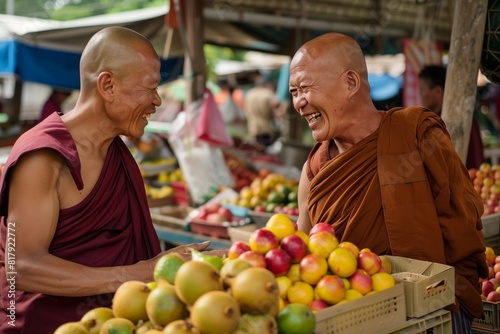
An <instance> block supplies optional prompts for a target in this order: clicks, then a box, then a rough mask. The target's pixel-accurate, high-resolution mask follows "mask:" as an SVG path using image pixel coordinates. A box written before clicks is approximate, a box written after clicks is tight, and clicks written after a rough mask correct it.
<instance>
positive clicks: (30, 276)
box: [9, 151, 208, 296]
mask: <svg viewBox="0 0 500 334" xmlns="http://www.w3.org/2000/svg"><path fill="white" fill-rule="evenodd" d="M60 170H61V161H60V160H58V158H57V155H56V154H55V153H53V152H47V151H44V152H42V151H40V152H34V153H30V154H29V156H28V157H26V158H22V159H21V161H20V162H19V163H18V165H16V167H15V168H14V169H13V173H12V178H11V181H10V191H9V221H15V222H16V254H15V255H16V270H17V277H16V287H17V288H18V289H20V290H24V291H29V292H40V293H44V294H51V295H58V296H87V295H94V294H100V293H108V292H114V291H116V289H117V288H118V286H119V285H120V284H121V283H123V282H124V281H128V280H140V281H151V280H152V279H153V268H154V265H155V263H156V261H157V260H158V258H159V256H157V257H156V258H154V259H151V260H148V261H141V262H139V263H137V264H134V265H129V266H119V267H108V268H93V267H87V266H83V265H80V264H77V263H74V262H70V261H67V260H64V259H61V258H59V257H56V256H53V255H51V254H49V246H50V243H51V241H52V238H53V236H54V233H55V230H56V225H57V221H58V215H59V199H58V193H57V190H56V189H57V182H58V175H59V173H60ZM81 223H82V224H85V222H84V221H82V222H81ZM188 246H191V247H193V248H197V249H200V250H203V249H204V248H206V247H207V246H208V244H207V245H203V244H202V245H200V244H196V245H186V246H184V247H179V248H178V249H177V250H178V251H179V252H183V251H186V252H187V251H188V249H187V247H188Z"/></svg>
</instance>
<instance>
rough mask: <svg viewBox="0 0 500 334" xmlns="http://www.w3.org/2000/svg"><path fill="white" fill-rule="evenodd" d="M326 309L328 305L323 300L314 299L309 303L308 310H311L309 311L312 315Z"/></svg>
mask: <svg viewBox="0 0 500 334" xmlns="http://www.w3.org/2000/svg"><path fill="white" fill-rule="evenodd" d="M327 307H328V304H327V303H326V302H325V301H324V300H321V299H315V300H313V301H312V302H310V303H309V308H310V309H311V311H313V313H314V312H317V311H319V310H322V309H325V308H327Z"/></svg>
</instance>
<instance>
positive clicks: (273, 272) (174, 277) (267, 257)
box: [54, 213, 395, 334]
mask: <svg viewBox="0 0 500 334" xmlns="http://www.w3.org/2000/svg"><path fill="white" fill-rule="evenodd" d="M384 259H385V260H386V258H385V257H383V256H378V255H376V254H375V253H373V252H371V251H370V250H368V249H362V250H358V247H357V246H355V245H354V244H352V243H349V242H343V243H339V242H338V241H337V239H336V237H335V232H334V230H333V229H332V228H331V226H330V225H328V224H325V223H319V224H316V225H315V227H314V228H313V229H312V230H311V232H310V233H309V235H307V234H305V233H304V232H300V231H297V230H296V225H295V223H294V222H292V221H291V220H290V218H289V217H288V216H287V215H285V214H281V213H279V214H275V215H273V216H272V217H271V218H270V219H269V221H268V222H267V224H266V226H265V227H264V228H261V229H258V230H256V231H255V232H254V233H253V234H252V235H251V237H250V239H249V242H248V243H247V242H241V241H240V242H234V243H233V244H232V245H231V246H230V248H229V249H228V251H227V257H226V258H221V257H217V256H212V255H208V254H204V253H202V252H198V251H196V250H192V252H191V260H189V261H186V260H184V259H183V258H182V257H181V256H180V255H179V254H177V253H168V254H165V255H163V256H162V257H161V258H160V259H159V260H158V262H157V263H156V265H155V268H154V272H153V277H154V281H152V282H147V283H146V282H141V281H126V282H124V283H123V284H122V285H120V287H119V288H118V289H117V291H116V292H115V294H114V297H113V301H112V307H111V308H106V307H98V308H94V309H92V310H90V311H88V312H87V313H86V314H85V315H84V316H83V317H82V318H81V320H80V321H77V322H70V323H66V324H63V325H61V326H60V327H59V328H58V329H57V330H56V331H55V332H54V334H69V333H71V334H111V333H120V334H154V333H156V334H158V333H163V334H177V333H198V334H225V333H228V334H230V333H234V334H254V333H255V334H263V333H268V334H278V333H280V334H313V333H314V329H315V327H316V317H315V312H316V311H318V310H321V309H323V308H326V307H328V306H330V305H338V304H341V303H346V302H349V301H351V300H354V299H357V298H361V297H363V296H365V295H368V294H372V293H376V292H377V291H381V290H385V289H388V288H390V287H392V286H393V285H394V284H395V281H394V279H393V278H392V276H391V275H390V271H391V269H390V262H386V261H384Z"/></svg>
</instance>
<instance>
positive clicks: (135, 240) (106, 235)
mask: <svg viewBox="0 0 500 334" xmlns="http://www.w3.org/2000/svg"><path fill="white" fill-rule="evenodd" d="M42 148H50V149H53V150H56V151H57V152H59V153H60V154H61V155H62V156H63V157H64V158H65V159H66V163H67V165H68V168H69V170H70V172H71V174H72V176H73V179H74V181H75V187H77V188H78V189H82V187H83V186H84V185H83V183H82V179H81V175H80V160H79V157H78V152H77V150H76V146H75V143H74V142H73V139H72V137H71V135H70V133H69V132H68V131H67V129H66V127H65V126H64V124H63V123H62V121H61V119H60V115H58V114H57V113H54V114H52V115H51V116H49V118H47V119H46V120H45V121H44V122H42V123H40V124H39V125H37V126H36V127H34V128H33V129H31V130H30V131H28V132H26V133H25V134H23V135H22V136H21V137H20V138H19V140H18V141H17V142H16V144H15V146H14V147H13V149H12V152H11V154H10V155H9V158H8V161H7V163H6V165H5V167H4V172H3V174H2V179H1V191H0V213H1V216H2V224H1V225H0V228H1V235H2V236H5V235H6V234H5V233H6V223H7V214H8V212H7V209H8V200H9V199H8V188H7V184H8V183H7V182H6V181H8V178H9V175H10V170H11V168H12V167H13V166H15V165H16V163H17V161H18V160H19V158H20V157H21V156H22V155H23V154H25V153H27V152H30V151H33V150H37V149H42ZM27 209H29V208H27ZM16 224H18V225H22V222H16ZM160 251H161V249H160V245H159V240H158V237H157V235H156V232H155V230H154V227H153V225H152V221H151V216H150V214H149V208H148V205H147V199H146V196H145V193H144V184H143V182H142V177H141V175H140V170H139V168H138V166H137V163H136V162H135V160H134V159H133V157H132V155H131V154H130V152H129V150H128V149H127V147H126V145H125V144H124V143H123V142H122V140H121V139H120V138H119V137H116V138H115V139H114V140H113V142H112V144H111V145H110V147H109V150H108V153H107V156H106V160H105V163H104V166H103V170H102V171H101V174H100V176H99V179H98V181H97V183H96V185H95V187H94V189H92V191H91V193H90V194H89V195H88V196H87V197H86V198H85V199H84V200H83V201H82V202H81V203H79V204H77V205H76V206H74V207H71V208H68V209H64V210H61V211H60V214H59V221H58V225H57V229H56V231H55V235H54V237H53V240H52V242H51V244H50V249H49V252H50V253H51V254H52V255H55V256H57V257H60V258H62V259H66V260H68V261H72V262H76V263H79V264H82V265H86V266H92V267H109V266H120V265H130V264H133V263H136V262H138V261H141V260H146V259H149V258H152V257H154V256H155V255H157V254H158V253H159V252H160ZM0 253H1V254H0V261H1V262H0V263H1V265H2V266H1V271H0V276H1V277H0V279H1V280H2V282H5V279H6V268H5V263H4V253H5V237H2V240H1V243H0ZM53 269H54V270H55V271H57V268H53ZM7 272H9V270H7ZM116 274H117V275H119V272H118V271H117V273H116ZM7 276H9V275H7ZM2 287H3V289H2V300H1V302H2V303H3V305H1V306H2V307H1V310H0V316H1V318H0V329H1V332H2V333H5V334H7V333H51V332H52V331H53V330H54V329H55V327H54V326H56V327H57V325H58V324H61V323H64V322H69V321H77V320H79V319H80V318H81V317H82V315H83V314H84V313H85V312H86V311H88V310H89V309H92V308H94V307H97V306H110V305H111V298H112V295H111V294H109V295H96V296H88V297H59V296H57V297H56V296H48V295H43V294H39V293H28V292H24V291H19V290H17V291H16V297H15V307H16V310H15V316H16V321H15V324H16V327H12V326H10V325H9V324H8V323H7V322H8V321H9V320H10V319H9V318H6V316H7V315H8V314H9V313H8V312H9V311H8V310H7V309H6V308H7V306H8V305H9V303H11V300H12V299H13V298H11V297H10V296H9V295H8V293H9V291H8V287H7V286H5V284H2ZM5 312H7V314H6V313H5Z"/></svg>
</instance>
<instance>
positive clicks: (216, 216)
mask: <svg viewBox="0 0 500 334" xmlns="http://www.w3.org/2000/svg"><path fill="white" fill-rule="evenodd" d="M206 221H207V222H209V223H223V222H226V221H227V220H226V217H224V216H223V215H221V214H220V213H217V212H214V213H209V214H208V215H207V219H206Z"/></svg>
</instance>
